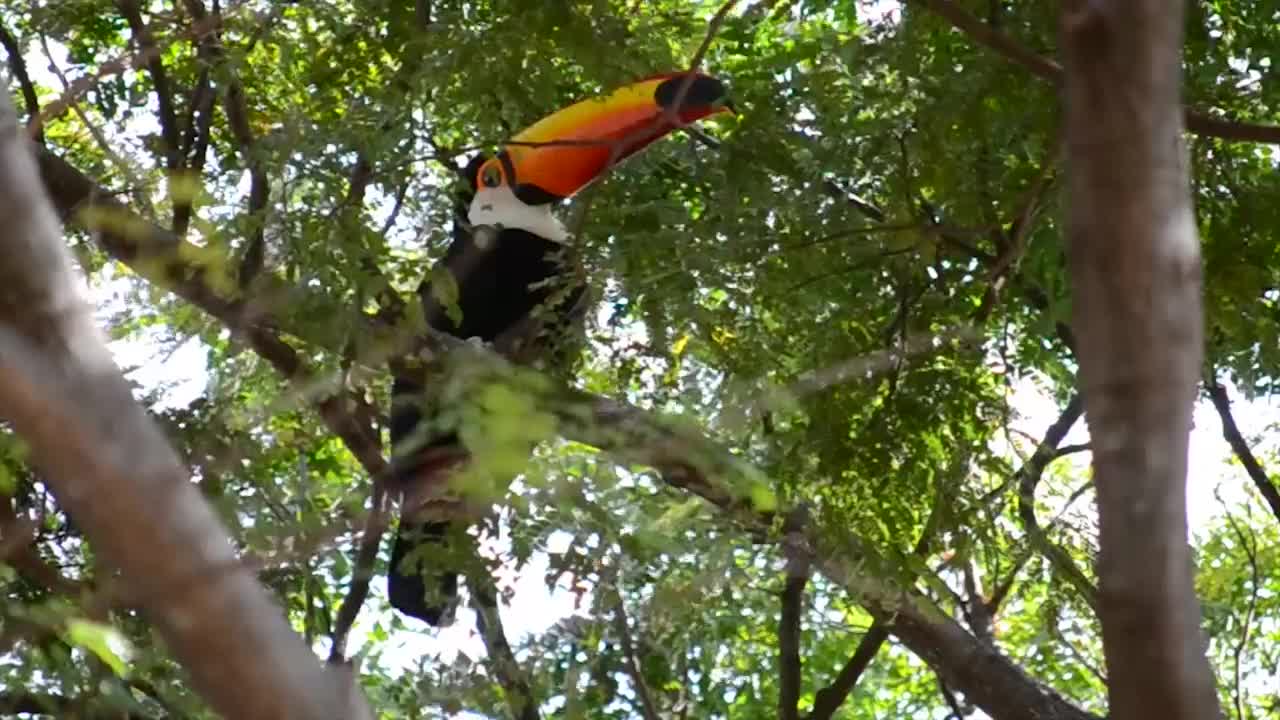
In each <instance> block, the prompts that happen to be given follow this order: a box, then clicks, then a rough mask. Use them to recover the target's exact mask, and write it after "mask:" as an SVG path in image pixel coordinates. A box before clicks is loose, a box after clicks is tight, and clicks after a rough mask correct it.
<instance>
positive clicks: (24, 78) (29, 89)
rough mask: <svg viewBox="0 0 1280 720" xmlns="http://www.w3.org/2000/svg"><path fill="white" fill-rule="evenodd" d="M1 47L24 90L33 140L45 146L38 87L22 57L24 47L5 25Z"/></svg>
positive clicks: (1, 25) (0, 41)
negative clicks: (41, 126) (33, 81)
mask: <svg viewBox="0 0 1280 720" xmlns="http://www.w3.org/2000/svg"><path fill="white" fill-rule="evenodd" d="M0 46H3V47H4V51H5V53H6V54H7V55H8V56H9V72H11V73H13V77H14V79H16V80H17V81H18V87H19V88H21V89H22V102H24V103H26V105H27V126H28V127H29V128H30V129H29V132H33V135H32V138H33V139H34V140H35V141H36V142H38V143H40V144H41V145H43V144H44V130H43V129H41V128H40V96H39V95H37V94H36V86H35V84H34V83H32V82H31V76H30V75H29V74H28V73H27V62H26V60H25V59H23V57H22V46H21V45H20V44H19V43H18V39H17V38H16V37H14V36H13V34H12V33H10V32H9V28H7V27H5V26H4V25H3V24H0Z"/></svg>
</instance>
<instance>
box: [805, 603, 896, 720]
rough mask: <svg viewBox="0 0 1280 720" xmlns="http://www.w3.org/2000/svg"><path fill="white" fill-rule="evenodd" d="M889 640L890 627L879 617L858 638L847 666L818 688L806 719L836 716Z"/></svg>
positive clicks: (824, 719) (825, 719)
mask: <svg viewBox="0 0 1280 720" xmlns="http://www.w3.org/2000/svg"><path fill="white" fill-rule="evenodd" d="M888 639H889V626H888V625H886V624H885V623H883V622H880V621H879V620H876V621H875V622H873V623H871V627H869V628H867V632H866V634H865V635H863V636H862V640H860V641H858V647H857V648H855V649H854V651H853V655H851V656H849V660H848V662H846V663H845V664H844V667H842V668H840V672H839V673H838V674H837V675H836V679H835V680H832V681H831V684H830V685H828V686H826V687H824V688H822V689H821V690H819V691H818V693H817V695H815V696H814V698H813V710H812V711H810V712H809V715H808V718H807V720H830V719H831V718H832V717H834V716H835V714H836V710H839V709H840V706H841V705H843V704H844V701H845V698H847V697H849V693H851V692H853V688H854V687H856V686H857V684H858V680H859V679H860V678H861V677H862V673H864V672H866V670H867V668H868V667H870V666H871V661H872V660H875V659H876V655H878V654H879V653H880V648H881V647H882V646H883V645H884V643H885V641H887V640H888Z"/></svg>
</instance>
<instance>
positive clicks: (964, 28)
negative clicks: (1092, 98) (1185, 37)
mask: <svg viewBox="0 0 1280 720" xmlns="http://www.w3.org/2000/svg"><path fill="white" fill-rule="evenodd" d="M915 2H917V3H919V4H920V5H923V6H924V7H926V8H928V9H929V10H930V11H931V12H933V13H934V14H935V15H937V16H938V17H941V18H943V19H944V20H946V21H947V22H949V23H951V25H952V26H953V27H955V28H956V29H957V30H959V31H961V32H963V33H964V34H965V35H968V36H969V38H970V39H971V40H973V41H974V42H976V43H978V44H979V45H982V46H984V47H986V48H987V49H989V50H994V51H995V52H996V53H998V54H1000V55H1002V56H1004V57H1005V58H1006V59H1007V60H1009V61H1011V62H1013V63H1014V64H1016V65H1021V66H1022V67H1024V68H1026V69H1027V70H1030V71H1031V72H1032V73H1033V74H1034V75H1036V76H1038V77H1040V78H1042V79H1044V80H1048V81H1049V82H1051V83H1053V84H1054V85H1062V84H1063V71H1062V66H1061V65H1059V64H1058V63H1056V62H1054V61H1053V60H1050V59H1049V58H1046V57H1044V56H1042V55H1040V54H1038V53H1036V52H1035V51H1033V50H1031V49H1030V48H1027V47H1025V46H1023V45H1022V44H1021V43H1019V42H1018V41H1017V40H1014V39H1013V38H1011V37H1009V36H1008V35H1005V34H1004V33H1002V32H1000V31H999V30H996V29H994V28H992V27H991V26H990V25H988V24H986V23H985V22H983V21H982V20H980V19H978V18H977V17H974V16H973V15H971V14H970V13H969V12H968V11H966V10H965V9H964V8H962V7H960V6H959V5H957V4H956V3H955V0H915ZM1182 113H1183V121H1184V122H1185V123H1186V126H1187V129H1188V130H1190V131H1191V132H1193V133H1196V134H1197V135H1205V136H1208V137H1217V138H1222V139H1223V140H1234V141H1238V142H1258V143H1268V144H1271V145H1276V144H1280V126H1276V125H1261V124H1257V123H1246V122H1237V121H1233V120H1226V119H1223V118H1216V117H1213V116H1212V115H1208V114H1206V113H1204V112H1201V111H1198V110H1195V109H1192V108H1183V110H1182Z"/></svg>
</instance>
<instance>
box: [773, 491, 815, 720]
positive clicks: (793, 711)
mask: <svg viewBox="0 0 1280 720" xmlns="http://www.w3.org/2000/svg"><path fill="white" fill-rule="evenodd" d="M788 520H789V524H792V525H795V526H796V527H792V528H790V530H789V532H791V533H802V532H803V531H804V527H803V523H804V522H805V521H804V515H803V514H802V513H795V514H794V515H793V516H792V517H790V518H788ZM786 547H788V548H790V547H793V544H788V545H787V546H786ZM786 555H787V570H786V583H785V585H784V587H783V590H782V612H780V613H779V617H778V717H779V718H781V720H800V681H801V677H802V675H801V673H802V671H803V669H804V665H803V663H802V661H801V659H800V633H801V619H802V618H803V616H804V589H805V586H806V585H808V584H809V573H810V569H809V564H810V563H809V557H808V555H807V554H805V553H799V552H787V553H786Z"/></svg>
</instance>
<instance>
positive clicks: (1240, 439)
mask: <svg viewBox="0 0 1280 720" xmlns="http://www.w3.org/2000/svg"><path fill="white" fill-rule="evenodd" d="M1208 390H1209V399H1210V400H1212V401H1213V406H1214V407H1215V408H1217V410H1218V417H1219V418H1221V419H1222V437H1223V438H1225V439H1226V441H1227V444H1229V445H1230V446H1231V449H1232V451H1234V452H1235V454H1236V457H1237V458H1239V459H1240V464H1241V465H1243V466H1244V470H1245V472H1247V473H1248V474H1249V479H1250V480H1252V481H1253V484H1254V486H1255V487H1257V488H1258V492H1259V493H1260V494H1261V495H1262V498H1263V499H1264V500H1266V501H1267V506H1268V507H1270V508H1271V514H1272V515H1273V516H1275V518H1276V519H1277V520H1280V491H1277V490H1276V486H1275V483H1273V482H1271V478H1270V477H1269V476H1268V475H1267V471H1266V470H1265V469H1264V468H1263V467H1262V463H1260V462H1258V458H1257V456H1255V455H1254V454H1253V450H1251V449H1250V448H1249V443H1248V442H1246V441H1245V439H1244V435H1242V434H1240V427H1239V426H1238V425H1236V418H1235V415H1233V414H1232V412H1231V398H1230V397H1229V396H1228V395H1227V389H1226V388H1224V387H1223V386H1222V385H1221V384H1220V383H1219V382H1218V381H1217V379H1211V380H1210V381H1209V383H1208Z"/></svg>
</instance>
